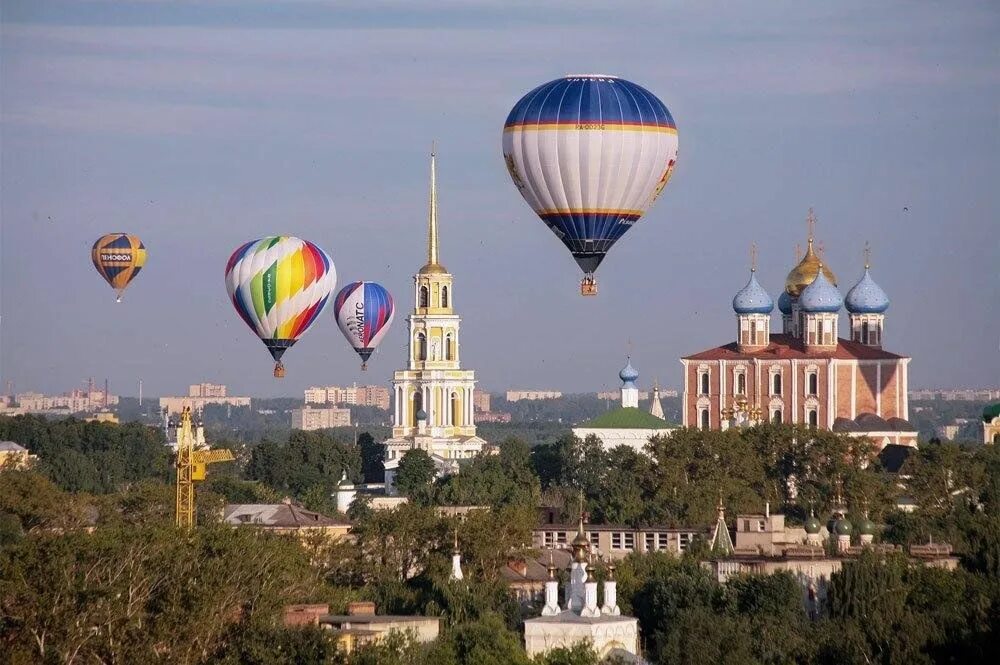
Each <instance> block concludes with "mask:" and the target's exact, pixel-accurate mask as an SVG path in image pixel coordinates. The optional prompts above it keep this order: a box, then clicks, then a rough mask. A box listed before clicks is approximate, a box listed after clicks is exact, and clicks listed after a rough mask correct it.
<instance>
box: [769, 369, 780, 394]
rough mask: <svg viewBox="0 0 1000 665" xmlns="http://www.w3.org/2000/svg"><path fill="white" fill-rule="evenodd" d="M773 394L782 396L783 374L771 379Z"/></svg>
mask: <svg viewBox="0 0 1000 665" xmlns="http://www.w3.org/2000/svg"><path fill="white" fill-rule="evenodd" d="M771 394H772V395H780V394H781V374H775V375H774V376H772V377H771Z"/></svg>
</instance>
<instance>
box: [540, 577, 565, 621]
mask: <svg viewBox="0 0 1000 665" xmlns="http://www.w3.org/2000/svg"><path fill="white" fill-rule="evenodd" d="M561 611H562V610H560V609H559V580H546V582H545V607H543V608H542V616H543V617H551V616H555V615H556V614H559V612H561Z"/></svg>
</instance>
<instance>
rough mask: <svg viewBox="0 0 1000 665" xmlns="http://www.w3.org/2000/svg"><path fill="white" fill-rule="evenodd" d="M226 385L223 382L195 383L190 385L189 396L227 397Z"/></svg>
mask: <svg viewBox="0 0 1000 665" xmlns="http://www.w3.org/2000/svg"><path fill="white" fill-rule="evenodd" d="M225 396H226V386H225V385H223V384H221V383H194V384H191V385H190V386H189V387H188V397H225Z"/></svg>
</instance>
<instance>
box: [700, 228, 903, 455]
mask: <svg viewBox="0 0 1000 665" xmlns="http://www.w3.org/2000/svg"><path fill="white" fill-rule="evenodd" d="M814 222H815V220H814V218H813V216H812V211H810V213H809V237H808V244H807V247H806V253H805V256H803V257H802V259H801V260H800V261H799V263H798V265H796V266H795V267H794V268H792V270H791V272H789V273H788V277H787V279H786V280H785V288H784V290H783V291H782V293H781V296H780V297H779V298H778V303H777V304H778V309H779V311H780V314H781V332H780V333H776V332H774V331H772V328H771V323H772V322H771V316H772V312H773V310H774V301H773V300H772V299H771V296H770V295H769V294H768V293H767V291H766V290H765V289H764V288H763V287H762V286H761V284H760V283H759V282H758V281H757V269H756V257H755V258H754V261H753V265H752V267H751V269H750V278H749V280H748V281H747V283H746V285H745V286H744V287H743V288H742V289H740V291H739V292H738V293H737V294H736V296H735V297H734V298H733V311H734V312H735V315H736V340H735V341H734V342H730V343H729V344H724V345H722V346H717V347H714V348H711V349H707V350H705V351H701V352H698V353H694V354H691V355H689V356H685V357H684V358H682V359H681V363H682V364H683V366H684V399H683V407H682V414H683V415H682V417H683V424H684V425H685V426H690V427H700V428H704V429H726V428H727V427H730V426H733V425H752V424H755V423H758V422H763V421H770V422H775V423H792V424H803V425H808V426H811V427H816V428H820V429H828V430H834V431H842V432H846V433H849V434H851V435H853V436H868V437H870V438H871V439H872V440H873V441H875V442H876V443H877V444H878V445H879V446H885V445H887V444H890V443H893V444H903V445H915V444H916V438H917V432H916V428H914V427H913V426H912V425H910V423H909V422H908V417H909V404H908V396H907V373H908V366H909V362H910V358H908V357H906V356H902V355H899V354H896V353H893V352H891V351H888V350H886V349H885V348H884V347H883V341H884V333H885V313H886V310H888V308H889V298H888V297H887V296H886V294H885V292H884V291H883V290H882V289H881V288H880V287H879V286H878V285H877V284H876V283H875V281H874V280H873V279H872V277H871V273H870V266H869V263H868V257H867V250H866V259H865V265H864V271H863V273H862V275H861V278H860V279H859V280H858V282H857V283H856V284H855V285H854V286H853V287H852V288H851V289H850V290H849V291H848V293H847V296H846V298H845V297H843V296H841V294H840V291H839V290H838V288H837V278H836V276H835V275H834V274H833V271H831V270H830V267H829V266H828V265H825V264H824V263H823V261H822V259H821V257H820V256H819V255H818V253H817V252H816V249H815V247H814V239H813V225H814ZM842 309H846V310H847V319H848V320H847V327H846V328H844V329H842V328H841V324H842V322H841V316H840V314H841V310H842ZM842 330H843V332H844V333H845V335H846V337H844V338H842V337H841V335H840V333H841V331H842Z"/></svg>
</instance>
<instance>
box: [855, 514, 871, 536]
mask: <svg viewBox="0 0 1000 665" xmlns="http://www.w3.org/2000/svg"><path fill="white" fill-rule="evenodd" d="M858 533H860V534H861V535H862V536H873V535H875V522H872V521H871V520H870V519H868V516H867V515H866V516H865V518H864V519H863V520H861V521H860V522H859V523H858Z"/></svg>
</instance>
